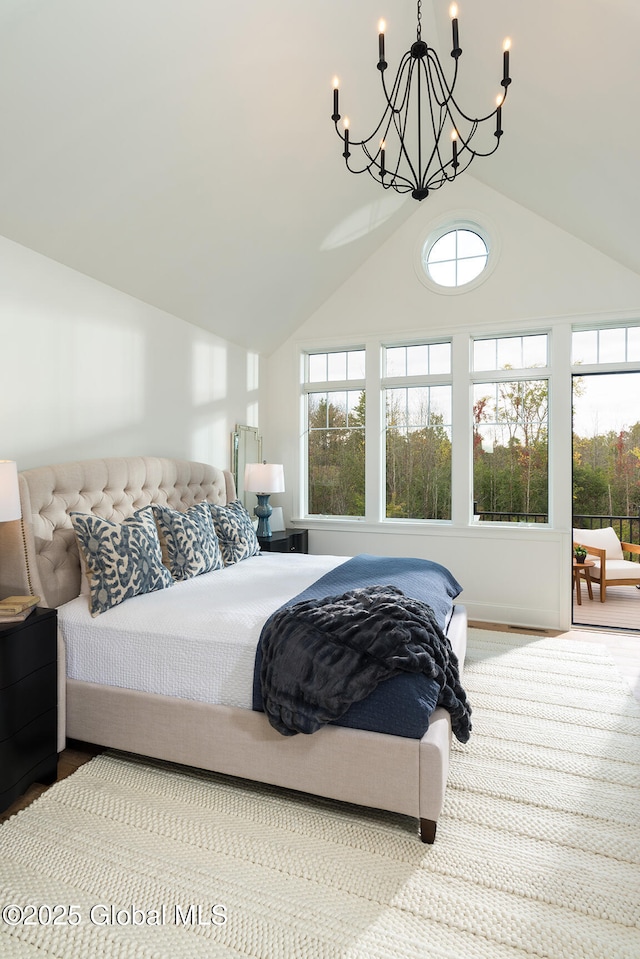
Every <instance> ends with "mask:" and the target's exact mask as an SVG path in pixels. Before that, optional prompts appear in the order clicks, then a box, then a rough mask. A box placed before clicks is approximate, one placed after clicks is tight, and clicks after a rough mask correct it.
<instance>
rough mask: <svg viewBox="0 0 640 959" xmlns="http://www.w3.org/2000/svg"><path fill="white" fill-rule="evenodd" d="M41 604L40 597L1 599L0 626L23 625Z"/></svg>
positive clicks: (8, 597) (9, 597)
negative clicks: (7, 624) (9, 624)
mask: <svg viewBox="0 0 640 959" xmlns="http://www.w3.org/2000/svg"><path fill="white" fill-rule="evenodd" d="M39 602H40V597H39V596H7V598H6V599H0V626H2V624H3V623H22V622H24V620H25V619H26V618H27V616H29V615H30V614H31V613H32V612H33V610H34V609H35V607H36V606H37V605H38V603H39Z"/></svg>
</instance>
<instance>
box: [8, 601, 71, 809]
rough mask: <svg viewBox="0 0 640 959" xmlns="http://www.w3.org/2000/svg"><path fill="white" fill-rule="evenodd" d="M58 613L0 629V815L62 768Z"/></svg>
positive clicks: (35, 616) (43, 613)
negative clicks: (59, 762) (59, 714)
mask: <svg viewBox="0 0 640 959" xmlns="http://www.w3.org/2000/svg"><path fill="white" fill-rule="evenodd" d="M57 692H58V664H57V614H56V610H55V609H36V610H35V611H34V612H33V613H31V615H30V616H28V617H27V619H26V620H24V622H22V623H11V624H5V625H3V626H2V627H0V811H2V810H4V809H6V808H7V806H10V805H11V803H12V802H13V801H14V800H15V799H17V798H18V797H19V796H21V795H22V794H23V793H24V792H25V791H26V790H27V789H28V788H29V786H30V785H31V784H32V783H34V782H44V783H49V782H53V781H54V780H55V778H56V774H57V766H58V752H57V743H58V728H57V727H58V707H57Z"/></svg>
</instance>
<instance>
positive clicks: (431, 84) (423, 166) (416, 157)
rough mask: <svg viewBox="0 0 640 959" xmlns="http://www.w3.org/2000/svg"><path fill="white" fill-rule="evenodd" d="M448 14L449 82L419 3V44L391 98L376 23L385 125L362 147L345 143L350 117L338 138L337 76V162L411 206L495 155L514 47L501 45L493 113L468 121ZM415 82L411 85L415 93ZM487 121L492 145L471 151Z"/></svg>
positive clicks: (404, 61) (382, 25)
mask: <svg viewBox="0 0 640 959" xmlns="http://www.w3.org/2000/svg"><path fill="white" fill-rule="evenodd" d="M449 13H450V16H451V27H452V32H453V44H452V50H451V56H452V57H453V61H454V64H455V67H454V71H453V77H452V79H451V83H448V82H447V80H446V77H445V74H444V70H443V69H442V66H441V64H440V60H439V58H438V55H437V53H436V52H435V50H434V49H433V47H430V46H429V44H427V43H425V42H424V40H423V39H422V36H421V24H422V2H421V0H418V29H417V39H416V41H415V43H413V44H412V46H411V48H410V49H409V50H408V51H407V52H406V53H405V54H404V56H403V57H402V60H401V61H400V66H399V67H398V72H397V74H396V78H395V80H394V83H393V87H392V88H391V91H389V90H388V88H387V85H386V83H385V70H386V69H387V61H386V60H385V58H384V31H385V23H384V20H381V21H380V24H379V36H378V70H379V71H380V79H381V81H382V90H383V92H384V97H385V100H386V103H387V105H386V108H385V111H384V113H383V115H382V119H381V120H380V122H379V123H378V125H377V127H376V128H375V130H374V131H373V133H372V134H371V136H369V137H367V139H366V140H353V139H352V138H351V137H350V128H349V120H348V119H347V117H345V118H344V121H343V130H344V132H342V133H341V132H340V130H339V129H338V120H340V112H339V109H338V79H337V77H336V78H334V81H333V114H332V117H331V119H332V120H333V122H334V124H335V128H336V133H337V134H338V136H339V137H340V139H341V140H342V141H343V143H344V151H343V153H342V155H343V157H344V159H345V163H346V166H347V169H348V170H349V171H350V172H351V173H364V172H365V171H366V172H367V173H369V174H370V175H371V176H372V177H373V178H374V179H375V180H377V182H378V183H381V184H382V186H383V187H384V189H385V190H389V189H393V190H396V191H397V192H398V193H408V192H409V191H411V196H412V197H413V198H414V199H416V200H424V199H425V197H427V196H428V195H429V193H430V192H431V191H432V190H438V189H439V188H440V187H441V186H443V184H445V183H449V182H452V181H453V180H455V178H456V177H457V176H458V175H459V174H460V173H463V172H464V171H465V170H466V169H467V167H468V166H469V164H470V163H471V161H472V160H473V159H474V158H475V157H477V156H483V157H486V156H491V154H492V153H495V152H496V150H497V149H498V146H499V145H500V137H501V136H502V104H503V103H504V101H505V98H506V96H507V89H508V87H509V84H510V83H511V78H510V76H509V48H510V46H511V42H510V40H508V39H507V40H505V42H504V47H503V56H502V80H501V81H500V82H501V86H502V88H503V91H502V93H501V94H500V95H499V96H498V97H496V106H495V109H493V110H492V111H491V112H490V113H488V114H487V115H486V116H483V117H475V118H474V117H470V116H467V114H466V113H465V112H464V111H463V110H461V109H460V107H459V106H458V103H457V102H456V99H455V97H454V90H455V85H456V80H457V78H458V61H459V59H460V55H461V54H462V50H461V48H460V41H459V35H458V19H457V17H458V9H457V6H456V4H455V3H453V4H452V5H451V8H450V10H449ZM414 71H416V73H415V76H414ZM414 80H415V84H414V86H412V84H413V82H414ZM492 119H494V120H495V129H494V131H493V136H494V138H495V143H493V140H490V141H489V143H488V145H487V148H486V149H484V150H483V149H480V148H479V146H478V147H477V148H476V143H475V142H474V144H473V145H472V141H473V140H474V137H475V135H476V132H477V130H478V128H479V127H480V124H483V123H485V121H489V120H492ZM423 128H424V136H423ZM396 139H397V143H396ZM478 139H479V138H478ZM441 141H444V142H443V143H441ZM476 142H477V141H476ZM445 144H446V147H445ZM352 147H360V148H361V149H362V153H363V154H364V157H365V161H366V162H365V165H364V166H363V167H362V168H360V169H357V168H355V167H354V166H352V165H351V164H350V163H349V159H350V157H351V148H352ZM410 151H411V152H410Z"/></svg>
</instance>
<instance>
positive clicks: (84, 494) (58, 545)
mask: <svg viewBox="0 0 640 959" xmlns="http://www.w3.org/2000/svg"><path fill="white" fill-rule="evenodd" d="M19 483H20V495H21V500H22V510H23V518H22V520H18V521H16V522H13V523H4V524H0V595H2V596H6V595H10V594H24V593H34V594H36V595H38V596H40V597H41V600H42V605H44V606H48V607H57V606H60V605H61V604H62V603H65V602H67V601H69V600H70V599H73V598H74V597H75V596H77V595H78V594H79V592H80V576H81V573H80V561H79V557H78V550H77V546H76V540H75V535H74V532H73V529H72V526H71V522H70V520H69V512H70V511H72V510H78V511H81V512H93V513H96V514H98V515H100V516H103V517H105V518H107V519H111V520H114V521H116V522H119V521H122V520H123V519H124V518H125V517H127V516H130V515H131V514H132V513H133V512H134V511H135V510H137V509H140V508H141V507H143V506H146V505H148V504H149V503H161V504H168V505H169V506H171V507H173V508H174V509H186V508H187V507H189V506H191V505H193V504H194V503H197V502H201V501H203V500H207V501H208V502H212V503H219V504H224V503H227V502H230V501H232V500H233V499H234V498H235V487H234V482H233V477H232V475H231V474H230V473H229V472H226V471H223V470H220V469H217V468H215V467H212V466H208V465H205V464H202V463H194V462H188V461H185V460H173V459H162V458H157V457H130V458H123V459H117V458H114V459H99V460H88V461H84V462H74V463H65V464H62V465H58V466H48V467H41V468H37V469H31V470H26V471H24V472H22V473H20V475H19ZM449 635H450V637H451V641H452V645H453V648H454V649H455V650H456V652H457V653H458V655H459V658H460V661H461V662H462V659H463V657H464V649H465V645H466V614H465V610H464V608H463V607H461V606H457V607H455V609H454V615H453V617H452V620H451V624H450V627H449ZM67 737H68V738H70V739H77V740H82V741H85V742H88V743H95V744H99V745H103V746H109V747H113V748H117V749H121V750H125V751H128V752H133V753H139V754H142V755H146V756H153V757H156V758H159V759H163V760H167V761H172V762H176V763H183V764H186V765H191V766H197V767H201V768H204V769H209V770H213V771H216V772H221V773H225V774H229V775H233V776H239V777H243V778H247V779H253V780H257V781H259V782H265V783H272V784H275V785H278V786H282V787H287V788H291V789H298V790H303V791H305V792H310V793H315V794H317V795H321V796H327V797H330V798H333V799H338V800H342V801H345V802H352V803H356V804H359V805H362V806H370V807H373V808H380V809H386V810H391V811H393V812H398V813H403V814H406V815H409V816H414V817H416V818H417V819H419V820H420V834H421V838H422V839H423V841H425V842H433V840H434V838H435V831H436V822H437V819H438V817H439V815H440V812H441V810H442V805H443V801H444V793H445V787H446V782H447V774H448V768H449V750H450V744H451V721H450V717H449V714H448V713H447V712H445V711H444V710H443V709H440V708H438V709H437V710H436V711H435V712H434V714H433V716H432V718H431V723H430V726H429V729H428V731H427V733H426V734H425V735H424V737H423V738H422V740H416V739H404V738H401V737H398V736H388V735H384V734H381V733H373V732H367V731H364V730H356V729H350V728H346V727H340V726H327V727H325V728H323V729H322V730H320V731H319V732H317V733H314V734H313V735H312V736H302V735H300V736H293V737H283V736H281V735H280V734H279V733H277V732H276V731H275V730H274V729H272V727H271V726H270V725H269V723H268V721H267V719H266V717H265V716H264V714H263V713H259V712H253V711H251V710H248V709H239V708H235V707H229V706H211V705H208V704H206V703H202V702H197V701H191V700H181V699H173V698H169V697H166V696H159V695H154V694H149V693H141V692H137V691H135V690H129V689H123V688H119V687H113V686H111V687H110V686H99V685H96V684H93V683H85V682H78V681H76V680H71V679H70V680H67V679H66V676H65V650H64V643H63V641H62V638H59V740H58V742H59V749H60V750H62V749H63V748H64V745H65V742H66V738H67Z"/></svg>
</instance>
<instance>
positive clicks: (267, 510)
mask: <svg viewBox="0 0 640 959" xmlns="http://www.w3.org/2000/svg"><path fill="white" fill-rule="evenodd" d="M270 495H271V494H270V493H256V496H257V497H258V505H257V506H256V507H255V508H254V510H253V512H254V513H255V514H256V516H257V517H258V539H269V538H270V537H271V525H270V523H269V517H270V516H271V514H272V513H273V507H272V506H270V505H269V496H270Z"/></svg>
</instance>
